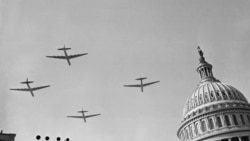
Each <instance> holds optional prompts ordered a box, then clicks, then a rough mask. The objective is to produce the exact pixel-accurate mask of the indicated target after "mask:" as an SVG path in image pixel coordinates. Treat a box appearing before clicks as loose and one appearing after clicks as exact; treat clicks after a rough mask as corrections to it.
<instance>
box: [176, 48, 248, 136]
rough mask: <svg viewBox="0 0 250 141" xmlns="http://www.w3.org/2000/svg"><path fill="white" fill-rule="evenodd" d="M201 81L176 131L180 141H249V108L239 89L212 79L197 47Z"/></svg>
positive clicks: (209, 68) (189, 99)
mask: <svg viewBox="0 0 250 141" xmlns="http://www.w3.org/2000/svg"><path fill="white" fill-rule="evenodd" d="M198 52H199V55H200V59H199V61H200V64H199V66H198V68H197V72H198V74H199V76H200V78H201V81H200V84H199V85H198V86H197V88H196V89H195V91H194V92H193V94H192V95H191V96H190V97H189V98H188V99H187V101H186V103H185V106H184V111H183V119H182V121H181V124H180V126H179V129H178V131H177V136H178V138H179V139H180V140H181V141H249V140H250V104H249V103H248V101H247V99H246V98H245V96H244V95H243V94H242V93H241V92H240V91H239V90H237V89H236V88H234V87H233V86H231V85H227V84H225V83H223V82H221V81H219V80H218V79H216V78H215V77H214V76H213V72H212V65H211V64H209V63H208V62H206V60H205V58H204V56H203V52H202V50H201V49H200V48H199V47H198Z"/></svg>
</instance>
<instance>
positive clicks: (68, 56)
mask: <svg viewBox="0 0 250 141" xmlns="http://www.w3.org/2000/svg"><path fill="white" fill-rule="evenodd" d="M70 49H71V48H66V47H65V45H64V46H63V48H58V50H60V51H64V55H62V56H46V57H47V58H55V59H65V60H67V63H68V65H69V66H70V65H71V62H70V59H73V58H77V57H80V56H84V55H87V54H88V53H81V54H74V55H68V53H67V50H70ZM144 79H147V78H146V77H140V78H137V79H135V80H140V84H133V85H124V87H138V88H141V92H143V88H144V87H145V86H149V85H152V84H155V83H158V82H160V81H153V82H148V83H143V80H144ZM30 83H33V81H29V80H28V78H27V79H26V81H24V82H21V84H26V85H27V88H11V89H10V90H14V91H26V92H30V94H31V96H32V97H35V95H34V91H36V90H40V89H44V88H47V87H50V85H44V86H38V87H31V86H30ZM77 112H78V113H81V116H67V117H68V118H82V119H83V120H84V122H87V121H86V119H87V118H90V117H95V116H99V115H101V114H92V115H85V113H86V112H88V111H84V110H83V109H82V110H81V111H77Z"/></svg>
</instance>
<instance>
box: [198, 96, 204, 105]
mask: <svg viewBox="0 0 250 141" xmlns="http://www.w3.org/2000/svg"><path fill="white" fill-rule="evenodd" d="M199 98H200V100H199V102H200V104H203V99H202V94H200V97H199Z"/></svg>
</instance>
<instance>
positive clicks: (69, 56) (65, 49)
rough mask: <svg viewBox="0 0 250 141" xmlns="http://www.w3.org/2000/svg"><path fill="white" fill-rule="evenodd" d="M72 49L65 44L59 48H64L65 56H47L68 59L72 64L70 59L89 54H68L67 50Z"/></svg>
mask: <svg viewBox="0 0 250 141" xmlns="http://www.w3.org/2000/svg"><path fill="white" fill-rule="evenodd" d="M70 49H71V48H66V47H65V45H64V46H63V48H59V49H58V50H63V51H64V56H46V57H48V58H56V59H66V60H67V62H68V64H69V65H71V63H70V59H72V58H76V57H80V56H83V55H87V54H88V53H82V54H75V55H68V54H67V50H70Z"/></svg>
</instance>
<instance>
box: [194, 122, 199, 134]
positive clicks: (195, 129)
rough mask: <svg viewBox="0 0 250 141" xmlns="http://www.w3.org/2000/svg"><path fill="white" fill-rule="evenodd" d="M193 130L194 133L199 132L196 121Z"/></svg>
mask: <svg viewBox="0 0 250 141" xmlns="http://www.w3.org/2000/svg"><path fill="white" fill-rule="evenodd" d="M194 132H195V135H198V134H199V130H198V123H195V126H194Z"/></svg>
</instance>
